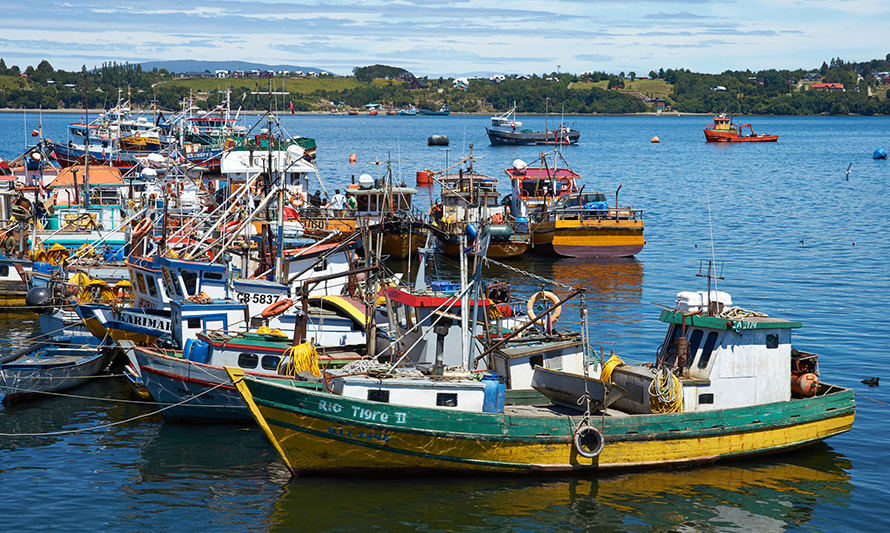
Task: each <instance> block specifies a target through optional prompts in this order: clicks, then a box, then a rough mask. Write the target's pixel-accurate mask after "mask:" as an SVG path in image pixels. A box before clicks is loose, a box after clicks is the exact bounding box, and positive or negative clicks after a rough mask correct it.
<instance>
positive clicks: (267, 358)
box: [263, 355, 281, 370]
mask: <svg viewBox="0 0 890 533" xmlns="http://www.w3.org/2000/svg"><path fill="white" fill-rule="evenodd" d="M280 362H281V358H280V357H278V356H277V355H264V356H263V369H265V370H277V369H278V363H280Z"/></svg>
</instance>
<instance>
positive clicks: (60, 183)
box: [49, 165, 124, 187]
mask: <svg viewBox="0 0 890 533" xmlns="http://www.w3.org/2000/svg"><path fill="white" fill-rule="evenodd" d="M75 171H76V172H77V185H83V173H84V167H83V165H75V166H70V167H68V168H64V169H62V170H61V171H60V172H59V175H58V176H56V179H54V180H52V181H51V182H50V184H49V187H71V186H73V185H74V173H75ZM123 184H124V180H123V178H121V171H120V170H119V169H117V168H115V167H110V166H105V165H90V187H93V186H96V185H123Z"/></svg>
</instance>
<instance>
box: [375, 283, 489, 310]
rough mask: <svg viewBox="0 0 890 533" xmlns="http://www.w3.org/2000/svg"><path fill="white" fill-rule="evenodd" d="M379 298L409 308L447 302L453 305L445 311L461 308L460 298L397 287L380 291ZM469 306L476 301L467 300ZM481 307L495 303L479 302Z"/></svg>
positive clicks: (435, 305)
mask: <svg viewBox="0 0 890 533" xmlns="http://www.w3.org/2000/svg"><path fill="white" fill-rule="evenodd" d="M378 295H379V296H386V297H388V298H389V299H390V300H392V301H394V302H398V303H402V304H405V305H408V306H409V307H432V308H437V307H439V306H441V305H443V304H445V303H446V302H448V303H450V304H451V305H450V306H448V307H446V308H445V309H450V308H451V307H460V298H458V297H456V296H433V295H427V294H411V293H410V292H407V291H403V290H402V289H399V288H397V287H383V288H381V289H380V292H379V293H378ZM467 300H468V302H469V304H468V305H473V303H474V302H475V300H474V299H473V298H468V299H467ZM479 304H480V305H488V306H491V305H494V304H493V302H492V301H491V300H489V299H487V298H485V299H481V300H479Z"/></svg>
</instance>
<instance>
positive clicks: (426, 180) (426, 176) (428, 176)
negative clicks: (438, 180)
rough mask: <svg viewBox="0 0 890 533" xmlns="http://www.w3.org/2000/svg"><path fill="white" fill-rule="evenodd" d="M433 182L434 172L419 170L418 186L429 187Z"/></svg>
mask: <svg viewBox="0 0 890 533" xmlns="http://www.w3.org/2000/svg"><path fill="white" fill-rule="evenodd" d="M432 182H433V176H432V172H430V171H429V170H418V171H417V184H418V185H429V184H431V183H432Z"/></svg>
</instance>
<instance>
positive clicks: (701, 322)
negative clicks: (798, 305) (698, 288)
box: [659, 309, 803, 330]
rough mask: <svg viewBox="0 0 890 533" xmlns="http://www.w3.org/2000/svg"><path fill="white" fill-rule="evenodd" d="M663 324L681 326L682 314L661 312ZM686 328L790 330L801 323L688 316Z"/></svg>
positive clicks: (757, 318)
mask: <svg viewBox="0 0 890 533" xmlns="http://www.w3.org/2000/svg"><path fill="white" fill-rule="evenodd" d="M659 320H661V321H662V322H664V323H665V324H682V323H683V313H682V312H680V311H669V310H667V309H665V310H663V311H662V312H661V317H660V318H659ZM686 325H687V326H698V327H701V328H708V329H718V330H719V329H736V328H741V329H791V328H799V327H802V326H803V323H802V322H797V321H794V320H782V319H781V318H772V317H763V316H752V317H745V318H743V319H735V318H720V317H718V316H707V315H688V316H687V317H686Z"/></svg>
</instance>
